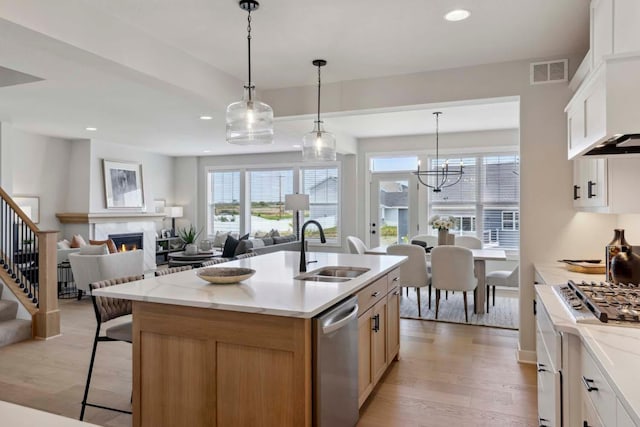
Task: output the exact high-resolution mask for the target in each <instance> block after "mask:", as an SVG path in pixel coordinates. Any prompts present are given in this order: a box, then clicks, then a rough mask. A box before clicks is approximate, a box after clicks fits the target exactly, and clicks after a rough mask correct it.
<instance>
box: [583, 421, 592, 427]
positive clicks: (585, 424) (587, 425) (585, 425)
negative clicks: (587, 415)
mask: <svg viewBox="0 0 640 427" xmlns="http://www.w3.org/2000/svg"><path fill="white" fill-rule="evenodd" d="M582 427H591V426H590V425H589V423H588V422H587V421H583V422H582Z"/></svg>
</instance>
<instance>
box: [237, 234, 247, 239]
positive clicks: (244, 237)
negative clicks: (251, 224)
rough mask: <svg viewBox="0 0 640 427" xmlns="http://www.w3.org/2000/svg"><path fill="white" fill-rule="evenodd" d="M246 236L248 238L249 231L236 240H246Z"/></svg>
mask: <svg viewBox="0 0 640 427" xmlns="http://www.w3.org/2000/svg"><path fill="white" fill-rule="evenodd" d="M248 238H249V233H247V234H245V235H244V236H242V237H240V238H239V239H238V240H247V239H248Z"/></svg>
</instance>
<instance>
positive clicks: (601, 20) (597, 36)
mask: <svg viewBox="0 0 640 427" xmlns="http://www.w3.org/2000/svg"><path fill="white" fill-rule="evenodd" d="M591 52H592V53H593V66H594V68H595V67H597V66H598V65H599V64H600V63H601V62H602V57H603V56H605V55H610V54H612V53H613V0H597V1H594V2H592V10H591Z"/></svg>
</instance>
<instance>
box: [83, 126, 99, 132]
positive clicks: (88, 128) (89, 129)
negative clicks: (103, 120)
mask: <svg viewBox="0 0 640 427" xmlns="http://www.w3.org/2000/svg"><path fill="white" fill-rule="evenodd" d="M85 129H86V130H88V131H89V132H95V131H97V130H98V128H94V127H87V128H85Z"/></svg>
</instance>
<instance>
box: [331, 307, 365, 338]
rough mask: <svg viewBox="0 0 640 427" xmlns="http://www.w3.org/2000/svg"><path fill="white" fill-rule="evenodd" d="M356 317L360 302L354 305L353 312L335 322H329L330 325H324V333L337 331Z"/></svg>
mask: <svg viewBox="0 0 640 427" xmlns="http://www.w3.org/2000/svg"><path fill="white" fill-rule="evenodd" d="M356 317H358V304H356V305H355V306H354V307H353V310H351V312H350V313H349V314H347V315H346V316H345V317H343V318H342V319H340V320H338V321H335V322H333V323H329V324H328V325H323V326H322V333H323V334H325V335H329V334H330V333H332V332H335V331H337V330H338V329H340V328H342V327H343V326H344V325H346V324H347V323H349V322H350V321H352V320H353V319H355V318H356Z"/></svg>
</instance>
